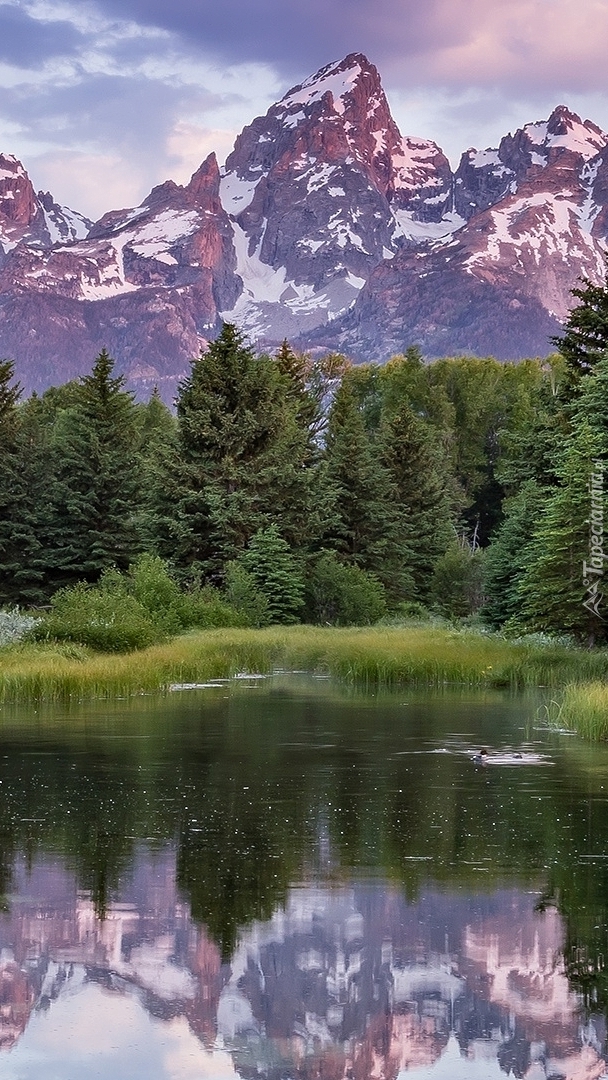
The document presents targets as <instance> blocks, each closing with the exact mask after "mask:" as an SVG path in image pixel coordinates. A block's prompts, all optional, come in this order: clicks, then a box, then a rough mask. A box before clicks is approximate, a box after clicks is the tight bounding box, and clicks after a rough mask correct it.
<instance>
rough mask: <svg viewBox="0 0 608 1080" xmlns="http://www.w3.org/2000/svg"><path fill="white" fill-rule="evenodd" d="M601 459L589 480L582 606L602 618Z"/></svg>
mask: <svg viewBox="0 0 608 1080" xmlns="http://www.w3.org/2000/svg"><path fill="white" fill-rule="evenodd" d="M605 468H606V466H605V465H604V462H603V461H594V462H593V472H592V473H591V479H590V481H589V495H590V498H591V512H590V515H589V562H587V560H586V559H583V585H584V586H585V599H584V600H583V607H584V608H587V611H591V612H592V613H593V614H594V615H597V617H598V619H603V615H602V614H601V612H600V604H601V602H602V599H603V595H604V594H603V592H602V590H601V585H602V579H603V577H604V562H605V559H606V555H605V554H604V469H605Z"/></svg>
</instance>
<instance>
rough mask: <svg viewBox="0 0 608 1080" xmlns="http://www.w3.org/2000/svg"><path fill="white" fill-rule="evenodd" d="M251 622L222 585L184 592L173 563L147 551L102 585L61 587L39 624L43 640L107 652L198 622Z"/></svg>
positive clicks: (37, 630) (206, 624) (103, 579)
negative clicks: (170, 567)
mask: <svg viewBox="0 0 608 1080" xmlns="http://www.w3.org/2000/svg"><path fill="white" fill-rule="evenodd" d="M244 623H245V619H244V618H242V617H241V616H240V615H239V613H238V612H237V611H236V610H235V609H234V608H233V607H231V606H230V605H229V604H228V603H226V601H225V600H224V598H223V597H222V596H221V594H220V593H219V592H218V590H217V589H213V588H211V587H210V586H206V587H204V588H200V587H195V588H192V589H189V590H187V591H182V590H181V589H180V588H179V585H178V584H177V582H176V581H175V580H174V579H173V578H172V577H171V575H170V574H169V571H168V567H167V564H166V563H164V562H163V560H162V559H160V558H158V556H154V555H142V556H141V557H140V558H139V559H138V560H137V562H135V563H134V564H133V565H132V566H131V567H130V568H129V571H128V573H126V574H121V573H120V572H119V571H118V570H116V569H115V568H112V569H108V570H106V571H104V573H103V574H102V575H101V578H100V580H99V582H98V583H97V585H95V586H93V585H90V584H87V583H86V582H78V583H77V584H76V585H75V586H69V587H66V588H64V589H61V590H59V591H58V592H57V593H56V594H55V595H54V596H53V598H52V601H51V610H50V612H49V613H45V614H44V616H43V617H42V619H41V620H40V622H39V623H38V624H37V625H36V628H35V636H36V639H37V640H40V641H43V640H56V641H75V642H79V643H80V644H82V645H88V646H90V648H92V649H99V650H100V651H102V652H124V651H127V650H129V649H141V648H145V646H146V645H150V644H152V643H153V642H155V641H161V640H163V639H164V638H165V637H167V636H168V635H171V634H180V633H183V632H184V631H185V630H191V629H193V628H195V627H199V628H204V627H207V628H212V627H218V626H239V625H243V624H244Z"/></svg>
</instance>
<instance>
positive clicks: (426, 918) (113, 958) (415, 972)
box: [0, 847, 606, 1080]
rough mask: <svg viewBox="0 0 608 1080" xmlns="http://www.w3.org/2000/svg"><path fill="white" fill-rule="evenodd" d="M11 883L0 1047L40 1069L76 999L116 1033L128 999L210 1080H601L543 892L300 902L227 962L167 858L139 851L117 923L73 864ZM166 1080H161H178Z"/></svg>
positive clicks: (302, 897) (257, 926)
mask: <svg viewBox="0 0 608 1080" xmlns="http://www.w3.org/2000/svg"><path fill="white" fill-rule="evenodd" d="M15 871H16V872H15V876H14V884H15V886H16V891H15V893H14V894H13V895H12V897H11V904H10V907H11V910H10V913H6V914H3V915H2V916H1V917H0V946H1V949H2V952H1V960H0V993H1V1007H0V1045H1V1046H2V1049H3V1050H10V1049H11V1048H13V1047H15V1044H16V1043H17V1042H18V1040H19V1039H20V1038H23V1041H24V1049H25V1050H26V1053H25V1055H24V1061H25V1065H26V1066H27V1062H28V1060H30V1057H31V1054H32V1047H33V1046H36V1047H38V1049H39V1050H40V1049H43V1048H44V1042H45V1032H44V1024H45V1022H46V1023H48V1020H49V1019H50V1018H51V1016H52V1014H53V1013H54V1011H55V1010H57V1011H59V1010H60V1009H61V1006H62V1002H63V1000H64V999H66V1000H68V999H69V1001H70V1003H71V1004H72V1005H73V1003H74V1002H75V1001H76V999H77V998H78V996H79V995H83V994H86V993H87V992H88V993H89V995H90V1007H91V1008H93V1009H94V1008H96V1007H97V1004H98V1002H97V999H96V998H95V996H91V990H92V989H95V990H97V991H100V992H101V993H102V994H103V998H104V999H105V1000H104V1009H103V1011H102V1013H101V1014H100V1015H103V1016H104V1017H105V1023H110V1024H111V1023H112V1021H114V1022H118V1018H119V1016H120V1014H121V1012H124V1003H125V999H127V998H130V999H132V1001H134V1002H135V1003H137V1005H138V1007H139V1009H140V1010H143V1011H145V1013H147V1014H148V1016H149V1017H150V1018H153V1019H154V1021H156V1022H157V1023H158V1022H161V1023H165V1024H169V1025H173V1029H174V1030H176V1021H179V1020H181V1022H182V1024H181V1027H179V1026H178V1028H177V1030H179V1031H180V1032H181V1039H182V1041H183V1038H184V1033H185V1032H186V1030H187V1029H189V1033H191V1034H193V1035H194V1036H196V1039H197V1040H198V1041H199V1045H200V1044H202V1047H201V1052H202V1054H203V1056H202V1057H201V1060H200V1062H199V1066H200V1071H199V1072H197V1073H196V1075H197V1076H205V1077H207V1076H209V1077H212V1076H213V1077H215V1076H218V1077H219V1076H229V1075H238V1076H242V1077H253V1076H264V1077H272V1078H273V1080H274V1078H276V1080H279V1078H283V1077H296V1076H297V1077H306V1078H311V1077H316V1078H321V1077H322V1078H332V1080H333V1078H336V1080H338V1078H342V1077H344V1078H349V1080H368V1078H372V1077H374V1078H387V1080H388V1078H394V1077H397V1075H398V1074H399V1072H400V1071H401V1070H407V1071H410V1070H413V1075H415V1076H418V1075H421V1076H426V1075H427V1074H428V1075H429V1076H430V1075H432V1076H438V1077H439V1076H445V1077H452V1078H453V1077H456V1076H460V1075H462V1076H469V1075H470V1076H476V1077H480V1078H484V1077H488V1078H490V1077H494V1076H496V1077H500V1076H501V1075H502V1076H504V1075H505V1074H507V1075H511V1076H517V1077H526V1078H528V1080H541V1078H544V1077H558V1076H559V1077H568V1078H569V1080H598V1078H599V1077H601V1076H603V1075H605V1071H606V1066H605V1062H604V1060H603V1059H602V1057H601V1046H602V1044H603V1041H604V1038H605V1031H604V1028H603V1022H600V1021H599V1019H598V1018H595V1020H593V1021H590V1020H588V1021H587V1022H586V1023H585V1022H583V1020H582V1018H581V1011H580V1001H579V999H578V997H577V995H575V994H574V993H573V992H572V990H571V989H570V986H569V983H568V979H567V977H566V973H565V971H564V964H563V960H562V951H563V946H564V929H563V926H562V921H561V918H560V916H559V914H558V913H557V912H556V910H555V909H554V908H551V907H549V908H548V909H547V910H545V911H544V912H539V911H538V910H536V908H537V903H538V900H539V893H535V892H533V891H520V890H517V889H502V890H498V891H494V892H490V893H488V894H481V893H479V894H477V895H463V893H462V892H459V891H457V892H452V891H450V890H445V891H443V890H438V889H429V890H426V891H425V892H424V893H423V894H421V895H419V896H418V898H417V899H416V901H415V902H413V903H408V902H407V900H406V898H405V897H404V895H403V892H402V890H400V889H399V888H398V887H396V886H394V885H391V884H390V883H388V882H369V881H367V882H356V881H355V882H352V883H351V884H350V885H342V886H340V887H333V888H330V887H322V886H320V885H302V886H300V887H293V888H291V889H290V890H289V892H288V895H287V898H286V902H285V904H284V906H281V907H277V909H276V910H275V911H274V913H273V915H272V918H270V919H269V920H266V921H255V922H254V923H253V924H251V925H249V926H248V927H246V928H244V929H243V930H242V932H241V934H240V935H239V940H238V944H237V947H236V948H235V950H234V952H233V955H232V957H231V958H230V961H229V962H228V963H226V962H222V957H221V954H220V950H219V948H218V946H217V944H215V943H214V941H213V940H212V939H211V938H210V937H209V936H208V934H207V932H206V930H205V927H204V926H201V925H197V924H196V923H194V922H193V921H192V919H191V917H190V912H189V909H188V905H187V904H186V903H184V901H183V899H181V898H180V896H179V894H178V891H177V889H176V884H175V881H176V866H175V853H174V851H173V850H172V849H170V848H165V849H163V850H161V851H156V852H154V851H151V850H149V849H147V848H145V847H140V848H139V849H138V851H137V855H136V859H135V863H134V866H133V871H132V875H131V880H130V882H129V885H128V887H126V888H125V890H124V893H123V895H122V896H121V897H120V898H119V899H118V900H116V901H115V902H113V903H111V904H110V905H109V907H108V910H107V912H106V916H105V919H103V920H102V919H100V918H98V916H97V915H96V914H95V910H94V906H93V903H92V901H91V898H90V896H88V895H87V894H84V893H82V892H79V891H78V890H77V888H76V884H75V881H74V879H73V877H72V876H71V875H70V873H69V872H68V871H66V870H65V868H62V866H61V865H60V863H55V862H48V861H42V862H36V863H34V865H33V866H30V867H28V865H27V862H26V860H25V859H22V860H19V861H18V863H17V865H16V868H15ZM112 1002H113V1003H114V1005H113V1007H112ZM74 1015H76V1016H77V1015H78V1013H77V1012H76V1013H75V1014H74ZM41 1016H42V1017H43V1018H44V1019H43V1021H42V1022H41V1021H40V1017H41ZM69 1017H70V1010H67V1011H65V1015H64V1018H63V1020H62V1023H66V1021H67V1022H68V1023H70V1020H69ZM32 1018H34V1021H35V1020H36V1019H37V1020H38V1024H37V1027H36V1030H35V1031H33V1038H32V1040H31V1043H32V1046H29V1047H28V1046H25V1044H26V1043H27V1041H28V1040H27V1031H26V1029H27V1025H28V1022H30V1020H32ZM184 1022H185V1023H184ZM72 1023H73V1020H72ZM186 1025H187V1029H186ZM118 1026H120V1024H119V1023H118ZM24 1033H25V1034H24ZM68 1033H69V1035H70V1038H71V1040H72V1044H73V1050H74V1053H75V1054H76V1051H77V1054H76V1056H77V1058H78V1060H80V1061H82V1059H83V1055H84V1057H85V1059H86V1050H87V1038H88V1036H87V1035H86V1034H85V1035H84V1036H83V1045H81V1046H79V1039H78V1034H77V1033H76V1032H75V1031H74V1029H73V1028H72V1029H71V1030H70V1029H69V1028H66V1030H65V1032H64V1035H65V1036H66V1038H67V1036H68ZM108 1034H109V1033H108ZM218 1059H219V1060H221V1061H222V1062H223V1064H222V1066H221V1068H220V1067H219V1065H218ZM32 1060H35V1055H34V1058H33V1059H32ZM68 1060H69V1058H68ZM205 1061H206V1066H205V1065H204V1062H205ZM214 1063H215V1064H214ZM460 1064H462V1065H464V1066H465V1069H464V1071H463V1070H462V1069H459V1068H458V1066H459V1065H460ZM158 1067H159V1071H158V1072H156V1073H154V1077H159V1078H160V1077H164V1076H165V1075H167V1076H169V1075H181V1074H179V1073H170V1072H166V1073H165V1072H164V1071H162V1070H161V1065H160V1064H159V1066H158ZM21 1068H23V1067H22V1066H21ZM214 1070H216V1071H214ZM227 1070H228V1071H227ZM420 1070H422V1072H420ZM2 1075H11V1076H12V1075H13V1074H12V1073H8V1074H5V1073H4V1072H2ZM14 1075H15V1076H17V1075H18V1076H20V1077H21V1076H23V1077H26V1076H27V1077H29V1076H30V1075H31V1076H34V1075H35V1073H34V1072H32V1073H31V1074H30V1073H28V1072H27V1068H25V1071H19V1072H16V1073H15V1074H14ZM68 1075H69V1073H68ZM74 1075H76V1074H74ZM81 1075H83V1074H81ZM84 1075H86V1073H85V1074H84ZM96 1075H97V1073H96ZM99 1075H104V1076H105V1073H100V1074H99ZM109 1075H110V1072H108V1076H109ZM125 1075H131V1074H130V1073H128V1072H127V1073H126V1074H125ZM185 1075H188V1076H190V1073H189V1072H188V1073H187V1074H185ZM192 1075H194V1074H192Z"/></svg>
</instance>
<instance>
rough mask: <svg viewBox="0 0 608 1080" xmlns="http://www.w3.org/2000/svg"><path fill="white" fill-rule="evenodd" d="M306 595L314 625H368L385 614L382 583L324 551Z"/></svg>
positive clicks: (308, 614)
mask: <svg viewBox="0 0 608 1080" xmlns="http://www.w3.org/2000/svg"><path fill="white" fill-rule="evenodd" d="M306 594H307V597H306V598H307V617H308V618H309V620H310V621H311V622H316V623H322V624H326V625H327V624H329V625H331V626H369V625H370V624H371V623H375V622H377V621H378V619H381V618H382V617H383V616H384V615H386V596H385V592H384V586H383V585H382V583H381V582H380V581H378V579H377V578H375V577H374V576H373V574H369V573H367V572H366V571H365V570H361V569H360V568H359V567H358V566H352V565H351V566H347V565H345V564H344V563H341V562H339V561H338V559H337V558H336V556H335V555H334V553H333V552H332V551H324V552H323V554H322V555H320V556H319V558H317V560H316V561H315V563H314V566H313V568H312V570H311V573H310V575H309V578H308V582H307V588H306Z"/></svg>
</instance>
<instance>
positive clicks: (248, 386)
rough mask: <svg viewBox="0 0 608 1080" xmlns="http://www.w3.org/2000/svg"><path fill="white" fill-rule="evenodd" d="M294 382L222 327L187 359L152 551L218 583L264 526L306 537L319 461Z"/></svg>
mask: <svg viewBox="0 0 608 1080" xmlns="http://www.w3.org/2000/svg"><path fill="white" fill-rule="evenodd" d="M294 379H295V375H294V376H293V377H291V376H289V377H288V375H287V374H286V373H284V372H283V371H282V370H281V368H280V366H279V365H278V364H277V363H276V362H275V361H274V360H272V359H271V358H270V357H267V356H261V357H256V356H255V355H254V353H253V351H252V350H251V349H250V348H249V347H247V346H246V345H245V343H244V339H243V337H242V335H241V334H239V332H238V331H237V330H236V328H235V327H234V326H232V325H231V324H229V323H227V324H225V325H224V327H223V329H222V332H221V334H220V336H219V337H218V338H217V340H216V341H214V342H212V344H211V345H210V346H209V348H208V350H207V352H205V353H204V354H202V355H201V357H200V358H199V359H198V360H196V361H195V362H194V363H193V365H192V370H191V372H190V375H189V376H188V378H187V379H186V380H185V381H184V383H183V384H182V385H181V387H180V392H179V397H178V402H177V415H178V438H177V443H176V445H175V447H174V448H173V451H172V453H170V454H169V455H168V457H167V459H166V461H165V462H164V468H163V469H162V470H161V474H160V475H159V478H158V484H157V510H156V537H157V546H158V550H159V551H160V553H161V555H163V556H165V557H167V558H170V559H171V560H172V561H173V562H174V563H175V565H176V566H178V567H183V568H184V569H185V570H198V571H200V572H201V573H202V574H203V575H205V576H211V577H212V578H213V579H214V580H216V581H219V580H221V578H222V576H223V571H224V567H225V565H226V563H227V562H229V561H230V560H232V559H234V558H236V557H237V556H238V555H239V554H240V553H241V552H243V551H244V550H245V548H246V547H247V544H248V543H249V541H250V540H251V538H252V536H253V535H254V534H255V533H256V532H257V531H258V530H259V529H261V528H264V527H266V526H268V525H270V524H271V522H273V521H277V522H278V523H279V525H280V529H281V533H282V535H284V536H285V537H286V538H287V540H288V541H289V542H291V543H293V544H296V543H298V544H301V543H303V542H305V541H306V539H307V538H308V537H310V536H311V535H314V531H315V526H316V522H317V506H318V504H319V500H318V498H317V497H316V494H315V493H313V481H314V479H315V475H316V461H317V457H318V455H317V453H316V452H315V451H314V448H313V445H312V437H311V432H310V430H309V428H308V427H307V426H306V423H307V422H306V420H305V414H306V415H307V407H308V406H306V408H305V407H304V406H305V404H306V401H305V395H304V396H303V394H304V391H303V390H302V386H301V382H298V381H297V380H296V381H295V382H294ZM296 384H297V385H296Z"/></svg>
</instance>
